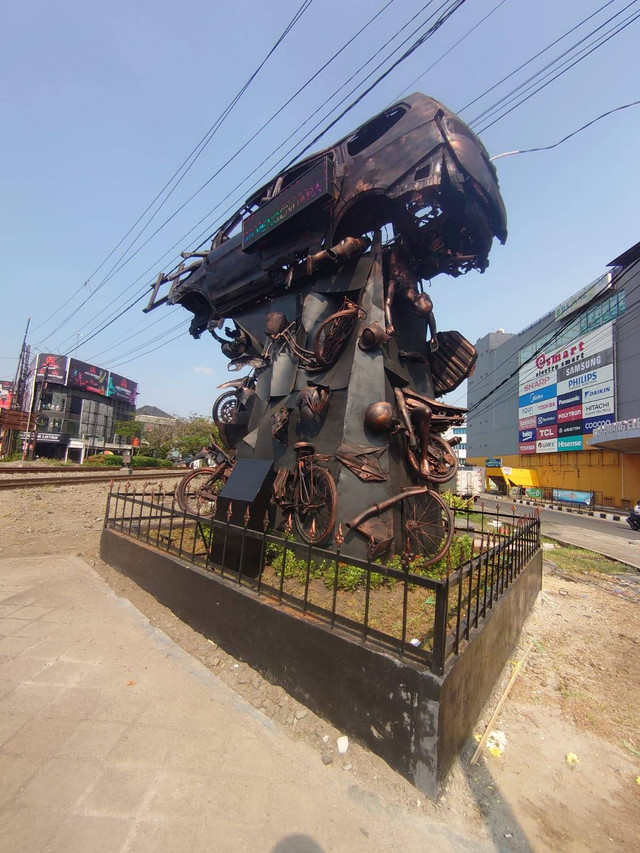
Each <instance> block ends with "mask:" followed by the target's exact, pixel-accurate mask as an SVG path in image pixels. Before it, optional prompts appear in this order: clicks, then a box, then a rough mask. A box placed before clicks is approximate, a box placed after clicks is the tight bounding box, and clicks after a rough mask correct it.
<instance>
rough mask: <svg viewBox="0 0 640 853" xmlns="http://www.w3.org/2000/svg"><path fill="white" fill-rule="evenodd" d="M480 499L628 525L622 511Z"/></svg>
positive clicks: (487, 496)
mask: <svg viewBox="0 0 640 853" xmlns="http://www.w3.org/2000/svg"><path fill="white" fill-rule="evenodd" d="M479 497H480V498H490V499H491V500H499V501H500V502H501V503H502V502H503V501H505V502H508V503H510V504H520V505H522V506H530V507H531V508H532V509H537V508H538V507H539V508H540V509H550V510H553V511H554V512H565V513H569V514H571V513H573V514H574V515H586V516H589V517H590V518H595V519H602V520H604V521H617V522H622V523H626V518H627V516H626V514H625V513H624V512H623V511H622V510H617V511H614V510H611V511H610V512H605V511H601V510H598V509H578V508H577V507H571V506H558V505H557V504H552V503H538V502H537V501H527V500H524V499H523V498H508V499H507V498H505V497H504V495H501V496H500V497H496V495H487V494H483V495H480V496H479Z"/></svg>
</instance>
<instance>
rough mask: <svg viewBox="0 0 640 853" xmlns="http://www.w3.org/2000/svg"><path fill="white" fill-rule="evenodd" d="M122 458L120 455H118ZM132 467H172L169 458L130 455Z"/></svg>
mask: <svg viewBox="0 0 640 853" xmlns="http://www.w3.org/2000/svg"><path fill="white" fill-rule="evenodd" d="M120 458H122V457H120ZM131 467H132V468H173V462H172V461H171V459H154V458H153V456H132V457H131Z"/></svg>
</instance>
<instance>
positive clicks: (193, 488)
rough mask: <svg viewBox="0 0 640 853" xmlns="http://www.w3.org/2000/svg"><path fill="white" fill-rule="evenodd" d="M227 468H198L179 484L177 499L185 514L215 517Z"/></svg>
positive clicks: (220, 466)
mask: <svg viewBox="0 0 640 853" xmlns="http://www.w3.org/2000/svg"><path fill="white" fill-rule="evenodd" d="M224 471H225V466H224V464H221V465H217V466H216V467H215V468H196V470H195V471H192V472H191V473H190V474H187V475H186V477H183V478H182V480H180V483H179V484H178V489H177V491H176V497H177V499H178V505H179V507H180V509H181V510H182V511H183V512H186V513H188V514H189V515H198V514H200V515H213V513H214V512H215V509H216V502H217V500H218V492H219V491H220V489H221V488H222V485H223V484H224V479H223V475H224Z"/></svg>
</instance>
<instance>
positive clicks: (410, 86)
mask: <svg viewBox="0 0 640 853" xmlns="http://www.w3.org/2000/svg"><path fill="white" fill-rule="evenodd" d="M506 2H507V0H500V2H499V3H496V5H495V6H494V7H493V9H491V10H490V11H489V12H487V14H486V15H484V17H482V18H480V20H479V21H478V22H477V23H476V24H474V25H473V26H472V27H470V28H469V29H468V30H467V31H466V33H465V34H464V35H463V36H461V37H460V38H459V39H458V40H457V41H456V42H454V43H453V44H452V45H451V47H449V48H448V49H447V50H445V52H444V53H441V54H440V56H439V57H438V58H437V59H436V60H435V62H432V63H431V65H429V67H428V68H426V69H425V70H424V71H423V72H422V73H421V74H420V75H419V76H418V77H416V78H415V80H412V81H411V83H409V84H408V85H407V86H405V87H404V89H403V90H402V91H401V92H399V93H398V94H397V95H396V97H395V98H394V99H393V100H392V101H390V102H389V106H391V104H394V103H395V102H396V101H399V100H400V98H401V97H402V96H403V95H406V93H407V92H411V91H412V90H413V87H414V86H415V85H416V83H418V82H419V81H420V80H422V78H423V77H426V75H427V74H428V73H429V71H432V70H433V69H434V68H435V67H436V65H438V64H439V63H440V62H442V60H443V59H445V58H446V57H447V56H449V54H450V53H453V51H454V50H455V49H456V48H457V47H458V45H460V44H461V43H462V42H463V41H465V39H467V38H468V37H469V36H470V35H471V34H472V33H473V32H475V31H476V30H477V29H478V27H480V26H481V25H482V24H484V22H485V21H486V20H487V18H490V17H491V15H493V13H494V12H497V11H498V9H499V8H500V7H501V6H503V5H504V4H505V3H506ZM609 2H611V3H613V2H614V0H609Z"/></svg>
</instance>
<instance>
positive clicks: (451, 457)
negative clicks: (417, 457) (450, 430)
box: [428, 435, 458, 483]
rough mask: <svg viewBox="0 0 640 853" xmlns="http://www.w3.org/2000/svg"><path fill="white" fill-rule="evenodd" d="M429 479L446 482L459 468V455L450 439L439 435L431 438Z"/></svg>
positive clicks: (435, 481)
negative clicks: (453, 448) (456, 453)
mask: <svg viewBox="0 0 640 853" xmlns="http://www.w3.org/2000/svg"><path fill="white" fill-rule="evenodd" d="M428 458H429V479H430V480H433V482H434V483H446V482H448V481H449V480H451V479H452V477H455V475H456V472H457V470H458V457H457V456H456V455H455V453H454V452H453V450H452V449H451V445H450V444H449V442H448V441H445V439H444V438H442V437H441V436H439V435H432V436H431V438H430V439H429V450H428Z"/></svg>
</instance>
